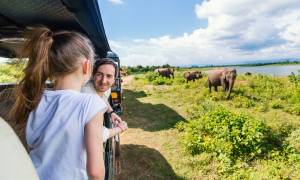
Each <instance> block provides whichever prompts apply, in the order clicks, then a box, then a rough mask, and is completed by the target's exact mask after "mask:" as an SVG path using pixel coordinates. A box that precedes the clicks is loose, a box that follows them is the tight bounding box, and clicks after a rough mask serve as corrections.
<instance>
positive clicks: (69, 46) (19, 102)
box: [10, 27, 94, 124]
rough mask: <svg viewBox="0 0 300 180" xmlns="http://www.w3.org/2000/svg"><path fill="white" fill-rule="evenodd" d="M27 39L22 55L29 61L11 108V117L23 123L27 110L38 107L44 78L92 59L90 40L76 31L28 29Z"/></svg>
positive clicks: (73, 70) (63, 73) (64, 71)
mask: <svg viewBox="0 0 300 180" xmlns="http://www.w3.org/2000/svg"><path fill="white" fill-rule="evenodd" d="M26 39H27V42H26V43H25V46H24V49H23V53H22V54H23V55H24V56H25V57H28V62H27V65H26V67H25V69H24V77H23V79H22V80H21V81H20V83H19V85H18V86H17V88H16V91H17V92H16V101H15V104H14V105H13V108H12V110H11V111H10V117H11V118H10V119H12V120H14V121H16V123H24V124H25V123H26V120H27V118H28V115H29V112H30V111H32V110H34V109H35V108H36V107H37V105H38V103H39V101H40V99H41V96H42V93H43V91H44V89H45V82H46V80H47V79H51V80H55V79H56V78H57V77H61V76H64V75H67V74H70V73H73V72H75V71H76V70H77V69H78V68H79V67H80V66H81V65H82V63H83V60H82V59H83V58H86V59H88V60H91V61H93V58H94V50H93V46H92V44H91V42H90V40H89V39H88V38H86V37H85V36H83V35H81V34H79V33H77V32H71V31H60V32H56V33H53V32H52V31H50V30H49V29H48V28H46V27H39V28H35V29H33V30H32V31H30V32H29V37H28V38H26Z"/></svg>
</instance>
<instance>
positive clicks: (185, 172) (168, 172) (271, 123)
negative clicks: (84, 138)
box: [118, 71, 300, 179]
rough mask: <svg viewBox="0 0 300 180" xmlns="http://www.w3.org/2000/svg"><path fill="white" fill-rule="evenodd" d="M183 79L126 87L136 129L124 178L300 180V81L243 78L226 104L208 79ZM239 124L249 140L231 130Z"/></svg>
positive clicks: (139, 80)
mask: <svg viewBox="0 0 300 180" xmlns="http://www.w3.org/2000/svg"><path fill="white" fill-rule="evenodd" d="M182 73H183V72H181V71H177V72H176V75H175V79H174V80H173V79H171V80H169V79H164V78H161V77H157V76H156V75H155V74H153V73H146V74H139V75H136V76H132V77H131V79H132V80H131V81H130V83H127V85H124V98H125V99H124V115H123V118H124V119H125V120H126V121H127V122H128V124H129V127H130V129H129V130H128V131H127V132H126V133H125V134H124V135H122V144H123V145H122V148H123V150H122V151H123V159H122V163H123V164H122V167H123V171H122V174H121V175H120V176H118V177H119V179H141V178H146V177H147V179H224V178H226V179H299V178H300V172H299V169H300V158H299V157H300V156H299V154H300V117H299V115H300V111H299V107H300V106H299V105H300V93H299V90H300V89H299V76H294V77H290V78H288V77H271V76H263V75H253V76H242V75H240V76H238V78H237V80H236V84H235V87H234V91H233V93H232V97H231V99H229V100H226V99H225V94H224V92H222V91H219V92H212V93H211V94H210V93H209V92H208V88H207V85H206V81H207V78H206V77H204V78H203V79H200V80H197V81H196V82H190V83H189V84H187V83H185V82H184V80H183V78H182ZM220 90H221V89H220ZM220 109H221V110H220ZM222 109H225V111H223V110H222ZM227 111H228V112H227ZM220 112H222V113H223V114H222V113H221V114H220ZM224 113H225V114H224ZM211 117H213V118H211ZM219 117H220V118H219ZM233 117H234V118H233ZM209 118H211V119H209ZM222 118H223V119H222ZM226 118H227V119H228V120H229V121H227V122H226V121H224V119H226ZM215 119H219V121H218V122H217V123H216V122H214V120H215ZM231 122H239V123H241V127H242V128H244V129H245V128H248V129H246V130H247V131H245V132H244V131H243V132H242V133H245V134H246V135H247V138H248V139H247V138H245V137H246V135H244V136H243V135H240V134H238V135H236V134H234V133H233V132H235V131H233V130H232V129H231V130H228V129H227V130H226V128H227V127H228V126H226V123H229V124H230V127H232V126H234V125H232V123H231ZM212 123H215V124H212ZM224 123H225V124H224ZM203 124H205V127H206V126H209V125H210V126H212V128H214V129H213V130H214V131H216V133H215V134H212V133H209V132H207V129H205V128H204V125H203ZM220 124H222V126H221V125H220ZM198 127H201V128H198ZM218 128H219V129H218ZM222 128H224V129H222ZM204 131H205V133H203V132H204ZM247 133H248V134H247ZM220 134H225V135H226V134H228V136H230V138H229V139H230V140H228V141H222V140H224V139H221V138H219V136H218V135H220ZM236 139H241V140H239V142H237V140H236ZM254 142H255V143H254ZM243 143H244V144H243ZM245 144H246V145H245ZM247 144H248V146H247ZM197 148H198V149H197ZM193 152H194V153H193ZM195 152H196V153H195Z"/></svg>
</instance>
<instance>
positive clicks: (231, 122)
mask: <svg viewBox="0 0 300 180" xmlns="http://www.w3.org/2000/svg"><path fill="white" fill-rule="evenodd" d="M184 131H185V134H184V137H183V140H182V141H183V144H184V147H185V149H186V150H187V151H188V152H189V153H191V154H193V155H195V154H199V153H201V152H210V153H213V154H215V155H216V156H217V157H218V158H219V159H220V160H221V161H226V162H233V161H235V160H236V159H243V160H246V159H252V158H254V157H256V156H258V155H260V154H261V153H262V152H263V149H264V146H263V144H264V143H265V142H264V140H265V133H266V132H267V127H266V125H265V124H264V123H262V122H261V121H259V120H256V119H254V118H252V117H249V116H246V115H244V114H235V113H232V112H230V111H229V110H227V109H225V108H224V107H218V108H216V109H215V110H213V111H210V112H208V113H207V114H205V115H204V116H203V117H201V118H199V119H194V120H191V121H189V122H188V124H187V125H186V126H185V130H184Z"/></svg>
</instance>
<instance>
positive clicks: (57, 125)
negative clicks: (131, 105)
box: [26, 90, 107, 180]
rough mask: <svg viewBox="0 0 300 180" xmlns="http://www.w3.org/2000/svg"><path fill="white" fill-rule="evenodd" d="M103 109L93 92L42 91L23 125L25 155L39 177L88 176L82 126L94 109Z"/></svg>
mask: <svg viewBox="0 0 300 180" xmlns="http://www.w3.org/2000/svg"><path fill="white" fill-rule="evenodd" d="M106 110H107V105H106V103H105V102H104V101H103V100H102V99H101V98H99V96H97V95H95V94H83V93H80V92H77V91H73V90H57V91H45V92H44V93H43V95H42V98H41V100H40V102H39V104H38V106H37V108H36V109H35V110H34V111H32V112H30V114H29V117H28V122H27V126H26V140H27V144H28V146H29V148H30V153H29V155H30V158H31V159H32V161H33V164H34V166H35V168H36V170H37V173H38V175H39V177H40V179H42V180H60V179H61V180H82V179H88V177H87V173H86V147H85V142H84V127H85V125H86V124H87V123H88V122H89V121H90V120H91V119H92V118H93V117H94V116H95V115H96V113H97V112H102V113H104V112H105V111H106Z"/></svg>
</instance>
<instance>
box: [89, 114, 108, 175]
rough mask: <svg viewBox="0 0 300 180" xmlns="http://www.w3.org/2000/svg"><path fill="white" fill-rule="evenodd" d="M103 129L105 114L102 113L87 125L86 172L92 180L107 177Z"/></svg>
mask: <svg viewBox="0 0 300 180" xmlns="http://www.w3.org/2000/svg"><path fill="white" fill-rule="evenodd" d="M102 128H103V114H102V113H100V112H98V113H97V114H96V115H95V116H94V117H93V119H92V120H90V121H89V122H88V123H87V124H86V125H85V131H84V136H85V137H84V138H85V145H86V152H87V164H86V170H87V174H88V177H89V179H90V180H103V179H104V175H105V166H104V159H103V137H102Z"/></svg>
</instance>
